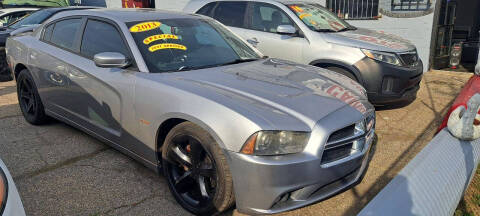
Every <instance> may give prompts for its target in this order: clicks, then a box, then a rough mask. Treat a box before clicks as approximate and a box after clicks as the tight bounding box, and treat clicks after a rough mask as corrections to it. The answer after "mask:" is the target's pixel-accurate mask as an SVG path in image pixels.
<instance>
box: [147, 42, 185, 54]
mask: <svg viewBox="0 0 480 216" xmlns="http://www.w3.org/2000/svg"><path fill="white" fill-rule="evenodd" d="M162 49H179V50H187V47H186V46H183V45H180V44H174V43H164V44H155V45H153V46H151V47H149V48H148V50H149V51H150V52H155V51H157V50H162Z"/></svg>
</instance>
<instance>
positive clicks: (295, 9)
mask: <svg viewBox="0 0 480 216" xmlns="http://www.w3.org/2000/svg"><path fill="white" fill-rule="evenodd" d="M290 8H291V9H292V10H294V11H296V12H299V13H301V12H303V9H302V8H301V7H299V6H297V5H292V6H290Z"/></svg>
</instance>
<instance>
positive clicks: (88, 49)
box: [68, 18, 137, 149]
mask: <svg viewBox="0 0 480 216" xmlns="http://www.w3.org/2000/svg"><path fill="white" fill-rule="evenodd" d="M84 25H85V27H84V30H83V34H82V37H81V43H80V45H79V56H78V57H77V58H76V60H75V61H73V62H71V64H69V66H68V77H69V80H70V82H69V86H68V88H69V89H70V91H71V92H73V95H72V96H73V97H74V99H73V100H72V102H73V103H70V104H68V110H70V111H71V112H72V113H73V114H74V115H76V116H77V119H78V121H79V122H81V124H83V125H87V126H88V129H90V130H92V131H94V132H96V133H97V134H98V135H100V136H102V137H103V138H106V139H108V140H110V141H112V142H114V143H116V144H120V145H122V146H123V147H125V148H127V149H132V147H133V146H131V145H134V144H135V143H133V142H124V141H126V140H129V139H131V138H132V137H133V135H132V134H130V132H129V131H133V130H134V129H135V128H134V125H131V124H126V122H132V118H134V113H135V112H133V110H134V107H133V96H134V84H135V74H136V72H137V69H136V66H135V64H134V59H133V55H132V54H131V51H130V49H129V47H128V44H127V43H126V40H125V38H124V35H123V34H122V33H121V31H120V29H119V27H118V26H117V25H116V24H115V23H114V22H112V21H110V20H105V19H100V18H88V19H87V20H86V22H85V24H84ZM103 52H116V53H121V54H123V55H124V56H125V57H126V58H127V59H129V60H130V61H131V62H132V64H131V66H130V67H128V68H125V69H123V68H102V67H98V66H97V65H96V64H95V62H94V56H95V55H96V54H99V53H103Z"/></svg>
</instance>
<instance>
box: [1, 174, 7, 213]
mask: <svg viewBox="0 0 480 216" xmlns="http://www.w3.org/2000/svg"><path fill="white" fill-rule="evenodd" d="M7 190H8V184H7V177H6V176H5V173H3V170H2V169H1V168H0V215H2V214H3V210H4V209H5V205H7V192H8V191H7Z"/></svg>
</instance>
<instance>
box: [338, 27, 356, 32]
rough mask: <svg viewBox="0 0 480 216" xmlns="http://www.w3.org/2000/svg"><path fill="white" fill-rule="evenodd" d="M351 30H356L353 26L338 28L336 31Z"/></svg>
mask: <svg viewBox="0 0 480 216" xmlns="http://www.w3.org/2000/svg"><path fill="white" fill-rule="evenodd" d="M352 30H357V28H355V27H346V28H343V29H340V30H338V32H343V31H352Z"/></svg>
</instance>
